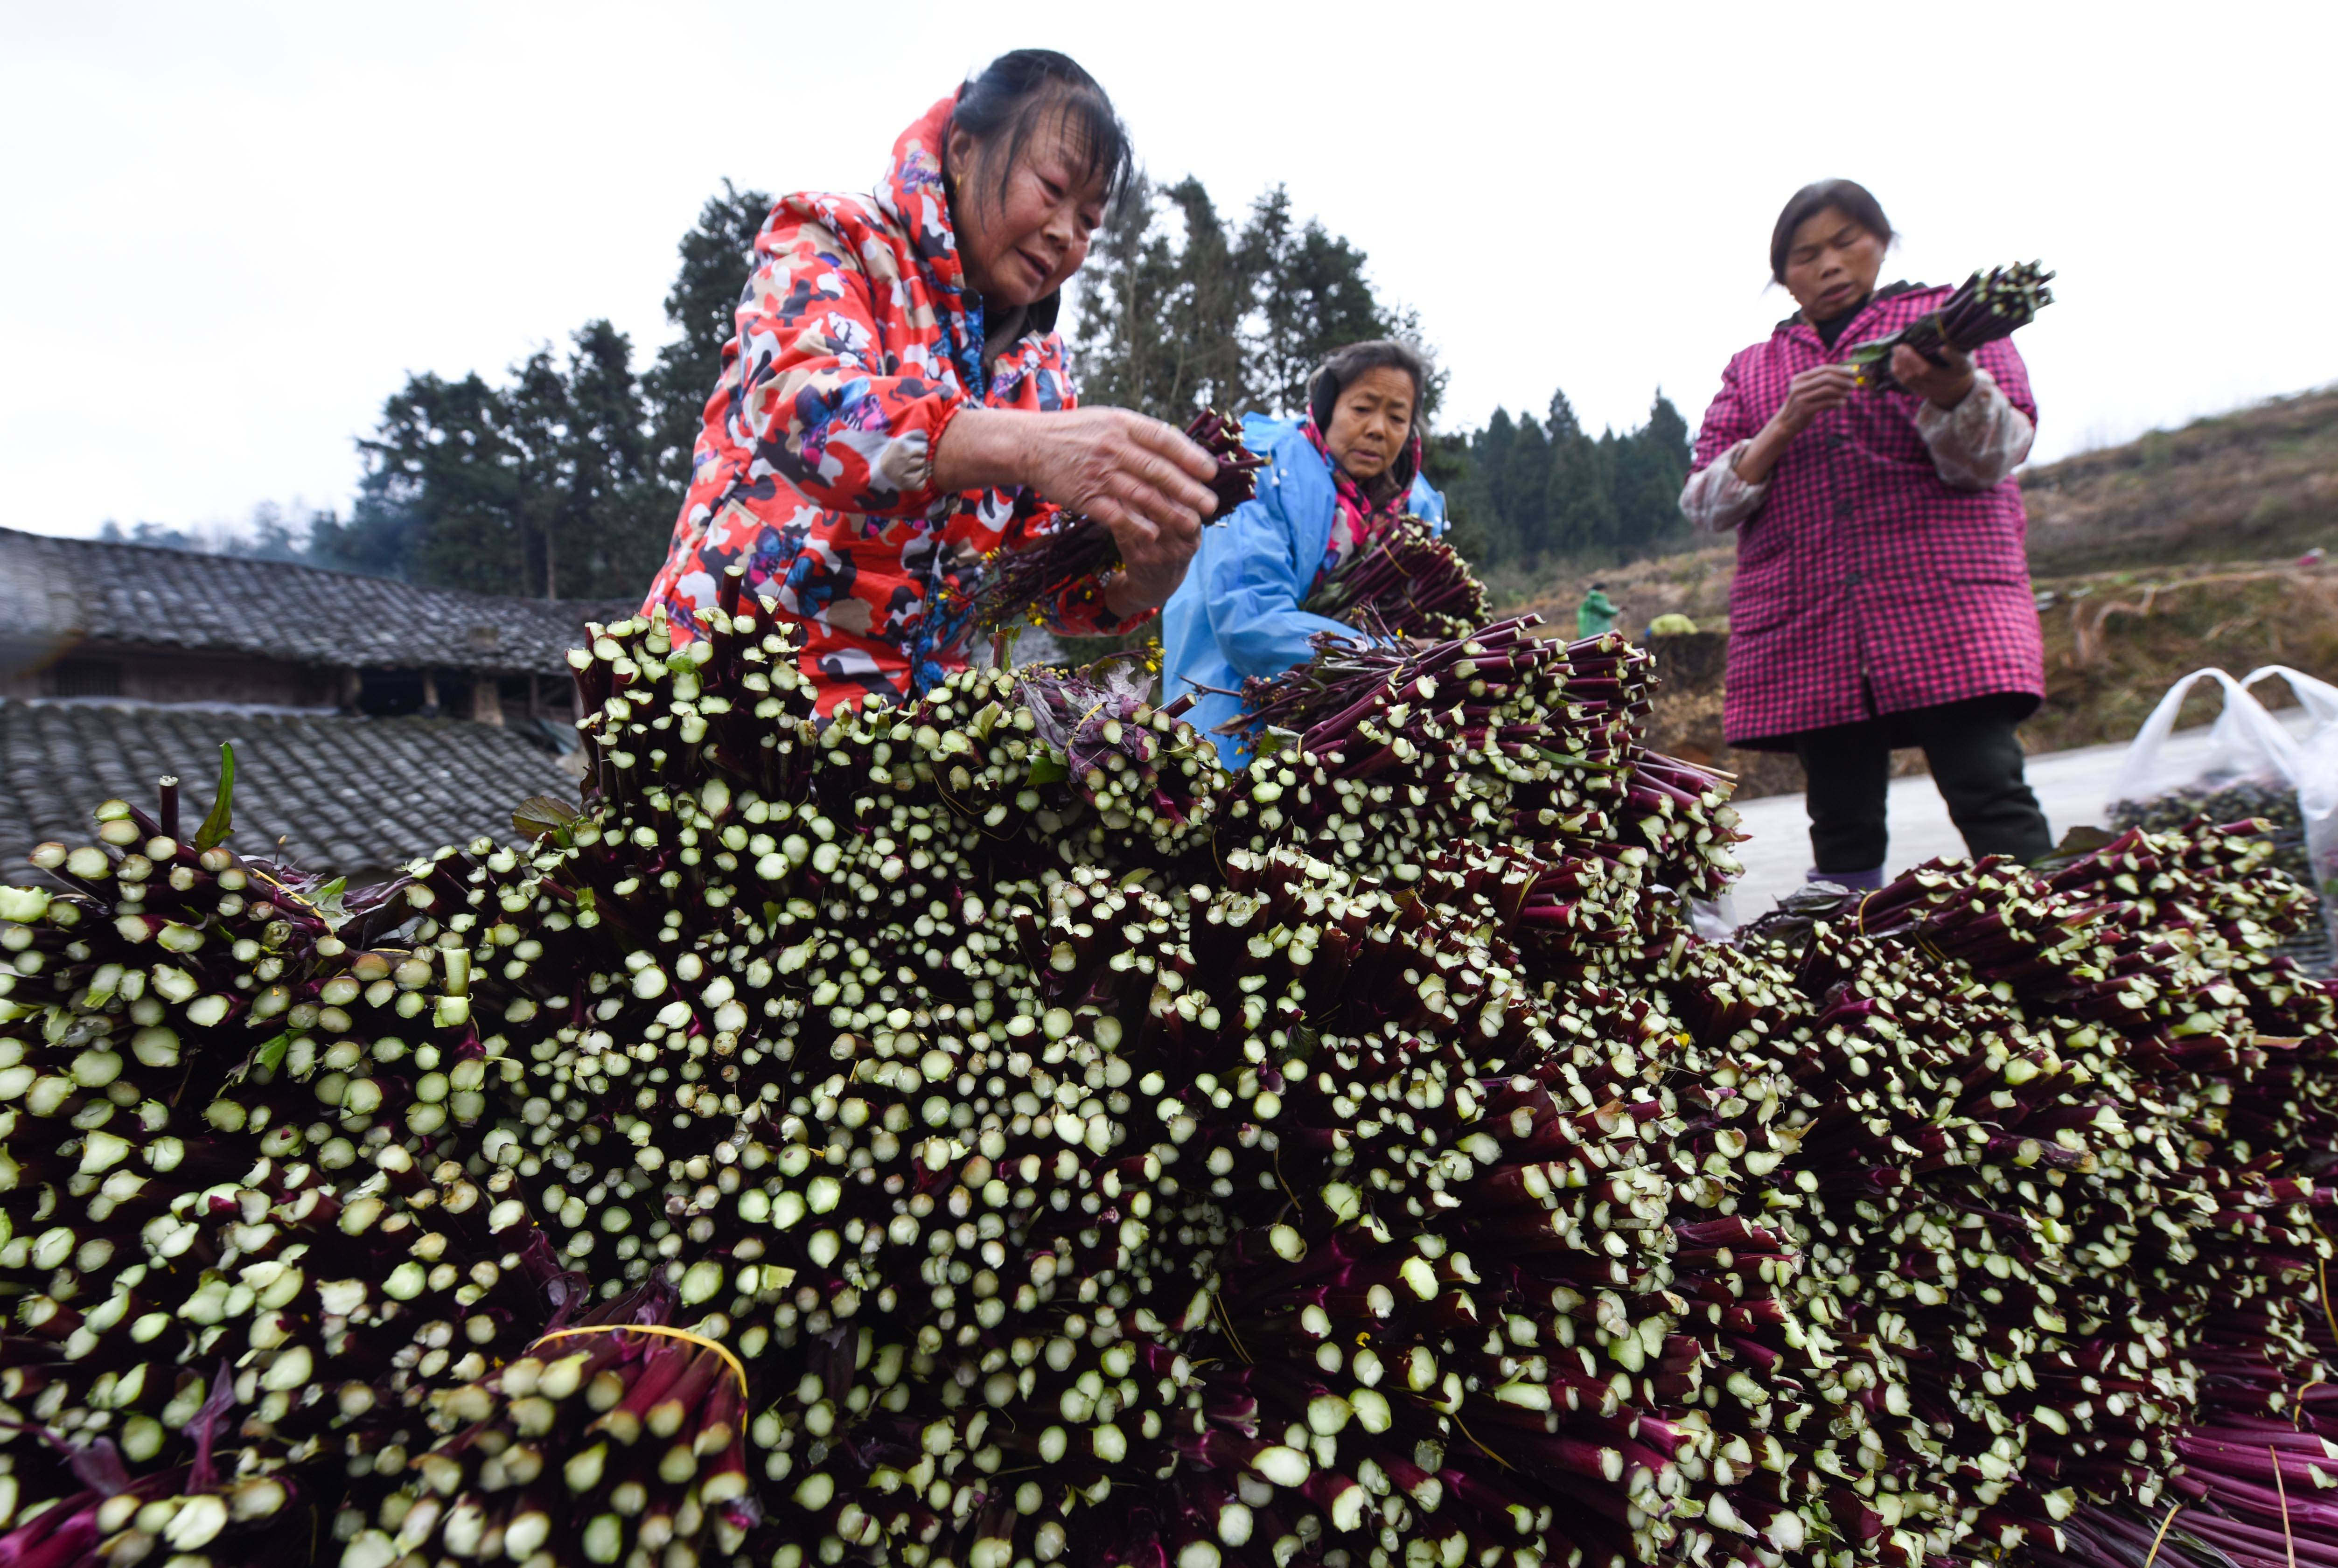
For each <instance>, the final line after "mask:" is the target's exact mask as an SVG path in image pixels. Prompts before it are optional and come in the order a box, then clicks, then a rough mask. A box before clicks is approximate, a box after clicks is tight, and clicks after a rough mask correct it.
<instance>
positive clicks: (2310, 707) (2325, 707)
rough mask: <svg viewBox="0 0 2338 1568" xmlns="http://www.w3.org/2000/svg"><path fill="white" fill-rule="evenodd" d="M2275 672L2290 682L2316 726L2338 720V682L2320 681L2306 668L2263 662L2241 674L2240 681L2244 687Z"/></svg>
mask: <svg viewBox="0 0 2338 1568" xmlns="http://www.w3.org/2000/svg"><path fill="white" fill-rule="evenodd" d="M2273 675H2278V676H2280V677H2281V678H2282V679H2283V680H2284V681H2288V682H2289V689H2290V691H2291V692H2292V694H2294V696H2295V697H2296V698H2297V701H2298V705H2299V706H2300V707H2302V708H2304V710H2305V713H2306V717H2307V718H2309V719H2311V720H2313V727H2314V728H2315V729H2316V730H2319V729H2321V728H2323V726H2324V725H2328V724H2338V686H2333V685H2332V684H2330V682H2329V681H2317V680H2315V679H2314V678H2313V676H2311V675H2308V674H2306V673H2304V671H2298V670H2293V669H2291V668H2290V667H2289V666H2288V665H2286V664H2260V665H2258V666H2257V667H2256V668H2255V669H2254V670H2252V671H2249V672H2248V673H2247V674H2245V675H2244V676H2242V677H2241V685H2242V687H2243V688H2244V689H2246V688H2248V687H2251V686H2254V685H2255V684H2256V683H2257V682H2258V681H2263V680H2264V679H2265V678H2267V677H2268V676H2273Z"/></svg>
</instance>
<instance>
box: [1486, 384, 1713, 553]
mask: <svg viewBox="0 0 2338 1568" xmlns="http://www.w3.org/2000/svg"><path fill="white" fill-rule="evenodd" d="M1466 442H1467V451H1466V454H1465V455H1464V456H1463V460H1462V462H1461V463H1460V465H1459V466H1460V469H1461V474H1460V477H1459V482H1458V483H1457V484H1456V485H1454V487H1453V490H1452V492H1451V495H1450V499H1451V500H1452V502H1453V505H1454V512H1455V515H1456V517H1457V519H1458V521H1457V524H1456V528H1455V544H1456V546H1457V547H1458V548H1459V549H1460V550H1461V552H1462V554H1465V555H1467V556H1469V559H1470V560H1471V561H1472V562H1474V563H1476V564H1478V566H1480V567H1492V566H1500V565H1508V564H1524V563H1531V562H1535V561H1541V560H1548V559H1568V560H1592V561H1598V560H1606V561H1620V560H1627V559H1631V558H1633V557H1636V556H1641V555H1653V554H1661V553H1662V552H1664V551H1665V550H1668V549H1674V548H1677V547H1678V546H1679V545H1680V544H1684V543H1685V542H1686V540H1687V538H1688V534H1689V529H1688V522H1687V519H1685V517H1683V516H1682V515H1681V509H1680V493H1681V485H1683V484H1684V483H1685V482H1686V480H1687V478H1688V469H1689V453H1690V447H1689V431H1688V423H1687V421H1685V420H1684V419H1683V418H1682V417H1681V416H1680V410H1679V409H1677V408H1675V407H1673V405H1672V400H1671V399H1670V398H1668V397H1665V395H1664V394H1663V393H1661V392H1659V393H1657V394H1656V397H1655V404H1654V405H1653V406H1652V407H1650V408H1649V410H1648V419H1647V423H1646V424H1645V425H1642V426H1640V427H1639V428H1638V429H1636V430H1632V431H1628V432H1626V433H1625V434H1623V435H1617V434H1616V432H1615V431H1613V430H1607V431H1603V432H1602V433H1601V434H1600V435H1598V436H1596V437H1595V436H1592V435H1590V434H1589V433H1588V432H1586V430H1585V429H1584V428H1583V426H1582V424H1581V423H1580V422H1579V421H1578V420H1577V418H1576V417H1575V409H1574V407H1573V406H1572V405H1570V404H1569V403H1568V402H1567V394H1566V393H1564V392H1554V393H1552V394H1551V398H1550V408H1549V412H1548V416H1547V418H1545V419H1544V420H1542V421H1540V422H1537V420H1536V419H1535V417H1534V416H1533V415H1531V414H1521V415H1518V417H1515V418H1513V417H1511V415H1510V414H1509V412H1508V410H1507V409H1502V408H1497V409H1495V410H1494V415H1493V417H1492V418H1490V419H1488V421H1487V422H1486V426H1485V428H1484V429H1482V430H1474V431H1471V432H1470V433H1469V436H1467V437H1466Z"/></svg>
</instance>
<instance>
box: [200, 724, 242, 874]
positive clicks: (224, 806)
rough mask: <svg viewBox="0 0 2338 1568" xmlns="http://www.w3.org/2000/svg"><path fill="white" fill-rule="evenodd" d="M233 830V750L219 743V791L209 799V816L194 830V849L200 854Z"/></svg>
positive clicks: (223, 743) (227, 744)
mask: <svg viewBox="0 0 2338 1568" xmlns="http://www.w3.org/2000/svg"><path fill="white" fill-rule="evenodd" d="M234 828H235V748H234V747H233V746H231V745H230V744H229V743H228V742H226V741H224V740H222V741H221V742H220V770H219V789H218V790H217V791H216V792H215V793H214V794H213V795H212V797H211V815H210V816H208V817H206V818H203V825H202V826H201V828H196V829H195V849H196V851H197V853H201V851H203V850H205V849H209V848H211V847H212V846H213V845H215V844H217V843H218V842H219V841H220V840H221V839H222V838H226V837H227V836H228V835H229V834H230V833H231V832H232V831H234Z"/></svg>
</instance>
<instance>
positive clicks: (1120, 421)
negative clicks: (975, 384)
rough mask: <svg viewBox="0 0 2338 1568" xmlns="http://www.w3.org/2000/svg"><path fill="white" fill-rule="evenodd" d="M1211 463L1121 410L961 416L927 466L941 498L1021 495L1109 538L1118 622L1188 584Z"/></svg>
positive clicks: (1189, 444) (970, 412)
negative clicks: (982, 488)
mask: <svg viewBox="0 0 2338 1568" xmlns="http://www.w3.org/2000/svg"><path fill="white" fill-rule="evenodd" d="M1217 472H1218V466H1217V462H1216V460H1215V459H1214V458H1213V457H1212V456H1210V455H1209V454H1208V453H1207V452H1204V451H1203V450H1202V448H1201V447H1200V446H1197V445H1196V444H1194V442H1193V441H1192V440H1190V439H1188V438H1187V437H1186V436H1185V435H1184V433H1183V432H1182V431H1180V430H1178V429H1177V428H1176V427H1175V426H1171V425H1164V424H1163V423H1162V422H1161V421H1160V420H1158V419H1150V418H1147V417H1144V415H1142V414H1132V413H1130V412H1128V411H1127V410H1126V409H1123V408H1076V409H1068V410H1066V411H1065V412H1062V413H1058V414H1026V413H1017V412H1010V411H1007V410H1005V409H996V408H968V409H967V410H965V411H964V412H963V413H961V414H959V415H958V417H957V418H955V419H953V420H952V421H951V422H950V425H949V428H948V430H947V431H946V432H944V434H943V437H942V440H941V443H940V445H939V446H938V448H937V449H936V452H935V456H934V483H935V485H937V486H938V487H939V488H941V489H944V490H961V489H973V488H975V487H977V486H978V485H1029V486H1031V487H1032V488H1033V489H1036V491H1038V492H1039V493H1040V494H1041V495H1045V496H1046V498H1047V499H1048V500H1050V501H1052V502H1054V503H1055V504H1056V505H1058V506H1061V507H1063V508H1064V509H1065V510H1066V511H1067V512H1073V513H1076V514H1078V515H1082V516H1085V517H1088V518H1092V519H1094V520H1095V522H1097V523H1100V524H1103V525H1104V526H1105V527H1107V528H1109V529H1111V530H1112V534H1113V539H1114V541H1115V543H1116V544H1118V545H1119V546H1120V556H1121V561H1122V563H1123V567H1122V570H1121V571H1120V573H1118V574H1117V575H1116V576H1115V578H1114V579H1113V582H1112V585H1111V587H1110V588H1109V589H1108V590H1107V591H1106V593H1105V603H1106V604H1107V606H1108V607H1109V608H1110V609H1111V610H1112V612H1113V613H1115V615H1130V614H1134V613H1137V612H1138V611H1142V610H1150V609H1152V608H1154V606H1156V605H1159V604H1161V603H1164V602H1165V601H1166V600H1167V599H1168V597H1169V595H1170V594H1172V593H1175V592H1176V591H1177V585H1178V584H1179V583H1182V582H1184V580H1185V566H1186V564H1187V563H1188V562H1190V561H1192V560H1193V558H1194V550H1195V549H1196V548H1198V547H1199V545H1200V544H1201V540H1202V521H1203V519H1204V518H1206V517H1208V516H1209V515H1211V514H1212V513H1213V512H1214V511H1216V510H1217V498H1216V497H1215V496H1214V495H1212V494H1211V493H1210V487H1209V481H1210V480H1211V479H1213V478H1214V477H1215V476H1216V475H1217Z"/></svg>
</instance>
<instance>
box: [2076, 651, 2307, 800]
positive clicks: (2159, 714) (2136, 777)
mask: <svg viewBox="0 0 2338 1568" xmlns="http://www.w3.org/2000/svg"><path fill="white" fill-rule="evenodd" d="M2201 681H2215V682H2216V683H2217V684H2218V685H2219V686H2222V687H2223V688H2224V689H2225V712H2224V714H2223V715H2222V716H2220V717H2219V718H2218V719H2217V720H2216V722H2217V724H2218V725H2219V727H2221V726H2223V725H2224V724H2225V723H2226V722H2228V721H2232V720H2238V721H2239V722H2240V724H2241V725H2242V727H2243V728H2245V729H2246V730H2248V731H2249V732H2250V734H2251V735H2252V736H2253V737H2254V738H2255V739H2256V740H2258V741H2259V742H2260V743H2261V744H2262V745H2263V746H2264V750H2265V751H2266V752H2267V754H2268V756H2269V758H2270V760H2272V762H2273V764H2274V766H2275V767H2276V768H2278V769H2281V772H2282V775H2283V777H2284V778H2285V779H2294V778H2295V777H2296V773H2297V743H2296V742H2295V741H2294V740H2291V739H2290V735H2289V731H2288V730H2284V729H2283V728H2282V727H2281V726H2280V724H2278V723H2277V722H2275V721H2274V718H2273V716H2272V715H2271V714H2269V713H2267V712H2265V711H2264V704H2263V703H2261V702H2259V701H2257V700H2256V699H2255V698H2254V697H2252V696H2250V695H2249V693H2248V691H2247V689H2246V688H2245V686H2244V685H2243V683H2242V682H2240V681H2235V680H2234V679H2233V677H2232V676H2231V675H2230V674H2228V673H2226V672H2225V671H2223V670H2219V669H2217V668H2215V667H2214V666H2213V665H2212V666H2210V667H2209V668H2207V669H2205V670H2195V671H2192V673H2190V674H2189V675H2186V676H2185V677H2184V678H2183V679H2182V680H2180V681H2176V684H2174V685H2173V686H2170V687H2169V688H2168V689H2167V694H2166V696H2165V697H2162V698H2161V699H2160V700H2159V706H2158V707H2156V708H2154V709H2153V710H2152V711H2151V717H2150V718H2148V719H2146V720H2144V721H2143V728H2142V729H2141V730H2137V732H2136V737H2135V740H2133V741H2131V742H2130V743H2129V744H2128V746H2127V755H2126V756H2125V757H2123V758H2122V759H2120V760H2119V770H2118V777H2117V779H2115V780H2113V782H2112V785H2111V798H2110V799H2109V800H2108V801H2107V803H2106V805H2107V807H2108V808H2110V809H2116V808H2117V807H2119V806H2122V805H2125V804H2127V802H2129V801H2133V800H2139V799H2143V798H2145V797H2146V796H2147V795H2148V794H2149V793H2150V792H2151V790H2152V788H2153V785H2154V782H2155V781H2154V780H2153V779H2152V778H2151V777H2150V771H2151V768H2152V765H2153V764H2154V763H2155V762H2156V761H2157V760H2158V758H2159V753H2160V751H2161V750H2162V749H2163V748H2164V747H2165V746H2166V743H2167V738H2168V736H2169V735H2171V734H2172V733H2174V732H2175V730H2176V715H2177V714H2178V713H2179V712H2180V711H2182V710H2183V707H2184V699H2185V698H2186V697H2188V696H2190V695H2191V693H2192V688H2193V687H2195V686H2196V685H2198V684H2199V683H2200V682H2201ZM2251 710H2254V712H2252V711H2251Z"/></svg>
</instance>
